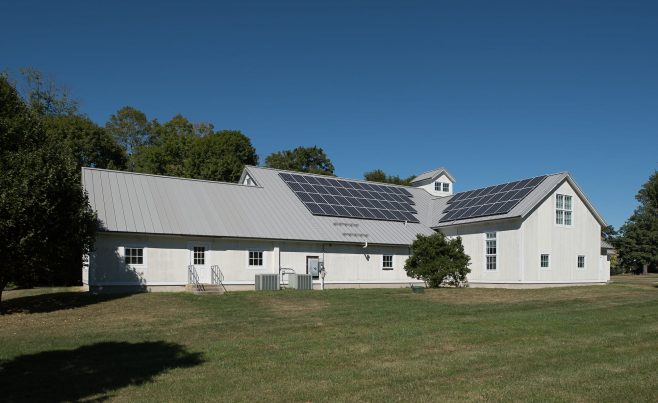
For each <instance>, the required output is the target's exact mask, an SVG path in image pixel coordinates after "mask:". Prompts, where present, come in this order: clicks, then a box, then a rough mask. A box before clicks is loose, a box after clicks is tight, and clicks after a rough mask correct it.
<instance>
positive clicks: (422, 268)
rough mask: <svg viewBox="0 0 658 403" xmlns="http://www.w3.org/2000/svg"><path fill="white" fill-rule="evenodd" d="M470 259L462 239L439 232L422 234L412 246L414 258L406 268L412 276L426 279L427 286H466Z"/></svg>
mask: <svg viewBox="0 0 658 403" xmlns="http://www.w3.org/2000/svg"><path fill="white" fill-rule="evenodd" d="M470 260H471V258H470V257H469V256H468V255H467V254H466V253H465V252H464V245H463V244H462V240H461V238H460V237H457V238H452V239H448V238H446V237H445V236H444V235H443V234H441V233H440V232H437V233H435V234H432V235H429V236H426V235H422V234H419V235H418V237H417V238H416V240H415V241H414V242H413V244H412V245H411V256H409V259H407V262H406V263H405V265H404V269H405V270H406V272H407V275H408V276H409V277H412V278H415V279H418V280H423V281H425V283H426V284H427V286H428V287H439V286H441V285H444V284H445V285H454V286H456V287H461V286H463V285H465V283H466V275H467V274H468V273H470V272H471V270H470V269H469V268H468V265H469V262H470Z"/></svg>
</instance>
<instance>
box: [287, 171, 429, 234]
mask: <svg viewBox="0 0 658 403" xmlns="http://www.w3.org/2000/svg"><path fill="white" fill-rule="evenodd" d="M279 176H280V177H281V179H283V181H284V182H285V183H286V184H287V185H288V187H290V189H291V190H292V191H293V192H294V193H295V195H297V197H298V198H299V200H300V201H301V202H302V203H304V205H305V206H306V208H308V209H309V211H310V212H311V213H312V214H313V215H322V216H333V217H345V218H365V219H371V220H385V221H408V222H416V223H417V222H419V221H418V219H417V218H416V217H415V216H414V214H416V213H417V211H416V209H414V207H413V205H414V202H413V199H412V197H411V196H412V195H411V193H410V192H409V191H408V190H406V189H404V188H402V187H397V186H387V185H380V184H375V183H366V182H357V181H350V180H345V179H334V178H324V177H320V176H312V175H298V174H289V173H279Z"/></svg>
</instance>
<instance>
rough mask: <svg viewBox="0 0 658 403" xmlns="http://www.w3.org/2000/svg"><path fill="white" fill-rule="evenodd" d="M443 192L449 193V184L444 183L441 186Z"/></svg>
mask: <svg viewBox="0 0 658 403" xmlns="http://www.w3.org/2000/svg"><path fill="white" fill-rule="evenodd" d="M443 191H444V192H449V191H450V184H449V183H447V182H446V183H444V184H443Z"/></svg>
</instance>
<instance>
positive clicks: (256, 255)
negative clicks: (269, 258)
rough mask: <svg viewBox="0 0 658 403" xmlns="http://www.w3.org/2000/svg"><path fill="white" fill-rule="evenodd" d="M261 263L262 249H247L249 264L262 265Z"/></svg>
mask: <svg viewBox="0 0 658 403" xmlns="http://www.w3.org/2000/svg"><path fill="white" fill-rule="evenodd" d="M262 265H263V252H262V251H251V250H250V251H249V266H262Z"/></svg>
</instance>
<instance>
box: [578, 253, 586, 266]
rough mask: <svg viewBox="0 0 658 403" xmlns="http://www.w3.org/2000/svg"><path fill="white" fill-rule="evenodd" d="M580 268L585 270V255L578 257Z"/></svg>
mask: <svg viewBox="0 0 658 403" xmlns="http://www.w3.org/2000/svg"><path fill="white" fill-rule="evenodd" d="M578 268H579V269H584V268H585V256H583V255H579V256H578Z"/></svg>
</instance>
